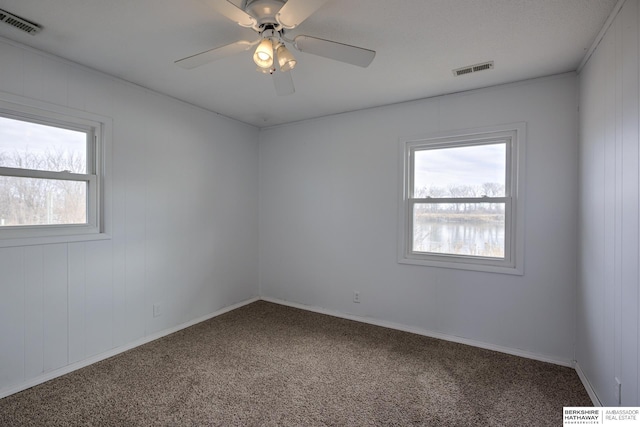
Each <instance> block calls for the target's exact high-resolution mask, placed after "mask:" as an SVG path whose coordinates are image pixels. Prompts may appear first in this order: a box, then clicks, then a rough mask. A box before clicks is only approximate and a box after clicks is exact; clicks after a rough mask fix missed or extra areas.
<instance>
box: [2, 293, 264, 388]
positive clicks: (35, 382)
mask: <svg viewBox="0 0 640 427" xmlns="http://www.w3.org/2000/svg"><path fill="white" fill-rule="evenodd" d="M259 299H260V298H259V297H254V298H250V299H248V300H244V301H241V302H239V303H237V304H233V305H230V306H228V307H224V308H221V309H220V310H217V311H214V312H213V313H209V314H207V315H205V316H202V317H199V318H197V319H193V320H190V321H188V322H185V323H182V324H180V325H178V326H174V327H173V328H170V329H165V330H163V331H160V332H156V333H153V334H151V335H148V336H146V337H144V338H140V339H138V340H136V341H133V342H131V343H128V344H126V345H123V346H121V347H116V348H113V349H111V350H109V351H106V352H104V353H100V354H98V355H95V356H92V357H89V358H87V359H84V360H81V361H79V362H76V363H72V364H70V365H66V366H63V367H62V368H59V369H56V370H54V371H50V372H46V373H44V374H42V375H38V376H37V377H35V378H32V379H30V380H29V381H26V382H23V383H20V384H18V385H14V386H11V387H9V388H6V389H4V390H0V399H2V398H3V397H7V396H9V395H12V394H14V393H18V392H19V391H22V390H26V389H28V388H31V387H33V386H36V385H38V384H42V383H44V382H46V381H49V380H52V379H54V378H57V377H59V376H62V375H65V374H68V373H70V372H73V371H75V370H78V369H81V368H84V367H86V366H89V365H92V364H94V363H96V362H100V361H101V360H104V359H108V358H110V357H113V356H115V355H117V354H120V353H124V352H125V351H128V350H131V349H133V348H135V347H139V346H141V345H143V344H147V343H150V342H151V341H155V340H157V339H159V338H162V337H165V336H167V335H171V334H173V333H175V332H178V331H180V330H182V329H185V328H188V327H189V326H193V325H196V324H198V323H200V322H204V321H205V320H209V319H213V318H214V317H217V316H220V315H221V314H224V313H227V312H229V311H232V310H235V309H236V308H240V307H242V306H245V305H247V304H251V303H253V302H256V301H258V300H259Z"/></svg>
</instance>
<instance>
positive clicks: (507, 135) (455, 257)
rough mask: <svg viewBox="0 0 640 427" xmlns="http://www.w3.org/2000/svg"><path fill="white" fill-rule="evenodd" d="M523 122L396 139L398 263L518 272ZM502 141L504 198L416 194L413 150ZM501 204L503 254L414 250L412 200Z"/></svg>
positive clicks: (520, 265)
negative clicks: (425, 195) (416, 196)
mask: <svg viewBox="0 0 640 427" xmlns="http://www.w3.org/2000/svg"><path fill="white" fill-rule="evenodd" d="M525 132H526V124H525V123H524V122H520V123H514V124H508V125H502V126H491V127H485V128H478V129H468V130H463V131H456V132H444V133H439V134H435V135H429V136H424V137H413V138H406V139H402V138H401V139H400V144H399V154H400V156H399V158H400V164H399V169H400V180H401V181H400V182H401V187H400V204H399V206H400V208H399V226H398V262H399V263H403V264H417V265H426V266H435V267H445V268H454V269H463V270H476V271H487V272H496V273H505V274H516V275H522V274H524V271H523V261H524V257H523V251H524V242H523V239H524V228H523V227H524V224H522V217H523V215H522V214H523V212H520V211H519V210H522V209H523V200H522V198H521V197H519V195H520V193H521V192H522V184H523V183H522V181H521V180H520V179H519V176H518V175H520V177H522V176H524V157H523V156H524V143H525V139H526V134H525ZM492 143H493V144H498V143H505V147H506V154H505V156H506V164H505V166H506V170H505V195H504V196H503V197H471V198H432V197H429V198H414V197H413V194H414V191H415V188H414V177H415V173H414V172H415V162H414V159H415V152H416V151H421V150H429V149H439V148H453V147H465V146H477V145H491V144H492ZM421 203H422V204H440V203H442V204H444V203H448V204H452V203H503V204H504V209H505V230H504V232H505V240H504V244H505V248H504V254H505V257H504V258H494V257H482V256H474V255H461V254H447V253H435V252H419V251H414V250H413V219H414V218H413V216H414V207H415V205H416V204H421Z"/></svg>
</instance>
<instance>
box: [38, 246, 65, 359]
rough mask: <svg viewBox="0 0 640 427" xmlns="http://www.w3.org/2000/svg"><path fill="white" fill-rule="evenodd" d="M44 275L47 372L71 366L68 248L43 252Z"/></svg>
mask: <svg viewBox="0 0 640 427" xmlns="http://www.w3.org/2000/svg"><path fill="white" fill-rule="evenodd" d="M42 260H43V262H42V267H43V268H42V271H43V275H44V283H43V284H44V292H43V294H44V301H43V305H42V312H43V317H44V319H45V321H44V332H43V334H44V342H43V350H44V371H45V372H47V371H51V370H54V369H57V368H60V367H62V366H65V365H66V364H67V360H68V340H69V336H68V323H67V322H68V294H67V278H68V277H67V245H66V244H61V245H46V246H44V248H43V257H42Z"/></svg>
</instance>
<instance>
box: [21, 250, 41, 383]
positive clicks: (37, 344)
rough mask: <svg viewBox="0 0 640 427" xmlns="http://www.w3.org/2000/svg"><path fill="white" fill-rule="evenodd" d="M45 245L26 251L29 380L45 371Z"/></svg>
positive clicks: (26, 329)
mask: <svg viewBox="0 0 640 427" xmlns="http://www.w3.org/2000/svg"><path fill="white" fill-rule="evenodd" d="M43 248H44V247H43V246H26V247H24V248H23V250H24V253H23V256H24V299H25V304H24V339H25V343H24V371H25V372H24V373H25V378H26V379H31V378H35V377H37V376H38V375H40V374H42V373H43V372H44V270H43V263H44V255H43Z"/></svg>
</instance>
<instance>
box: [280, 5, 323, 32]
mask: <svg viewBox="0 0 640 427" xmlns="http://www.w3.org/2000/svg"><path fill="white" fill-rule="evenodd" d="M327 1H328V0H288V1H287V2H286V3H285V4H284V6H282V9H280V11H279V12H278V13H277V14H276V20H277V21H278V23H279V24H280V25H282V26H283V27H284V28H288V29H291V28H295V27H297V26H298V25H300V23H302V21H304V20H305V19H307V18H308V17H309V16H310V15H311V14H312V13H313V12H315V11H316V10H318V9H320V7H321V6H322V5H323V4H325V3H326V2H327Z"/></svg>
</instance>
